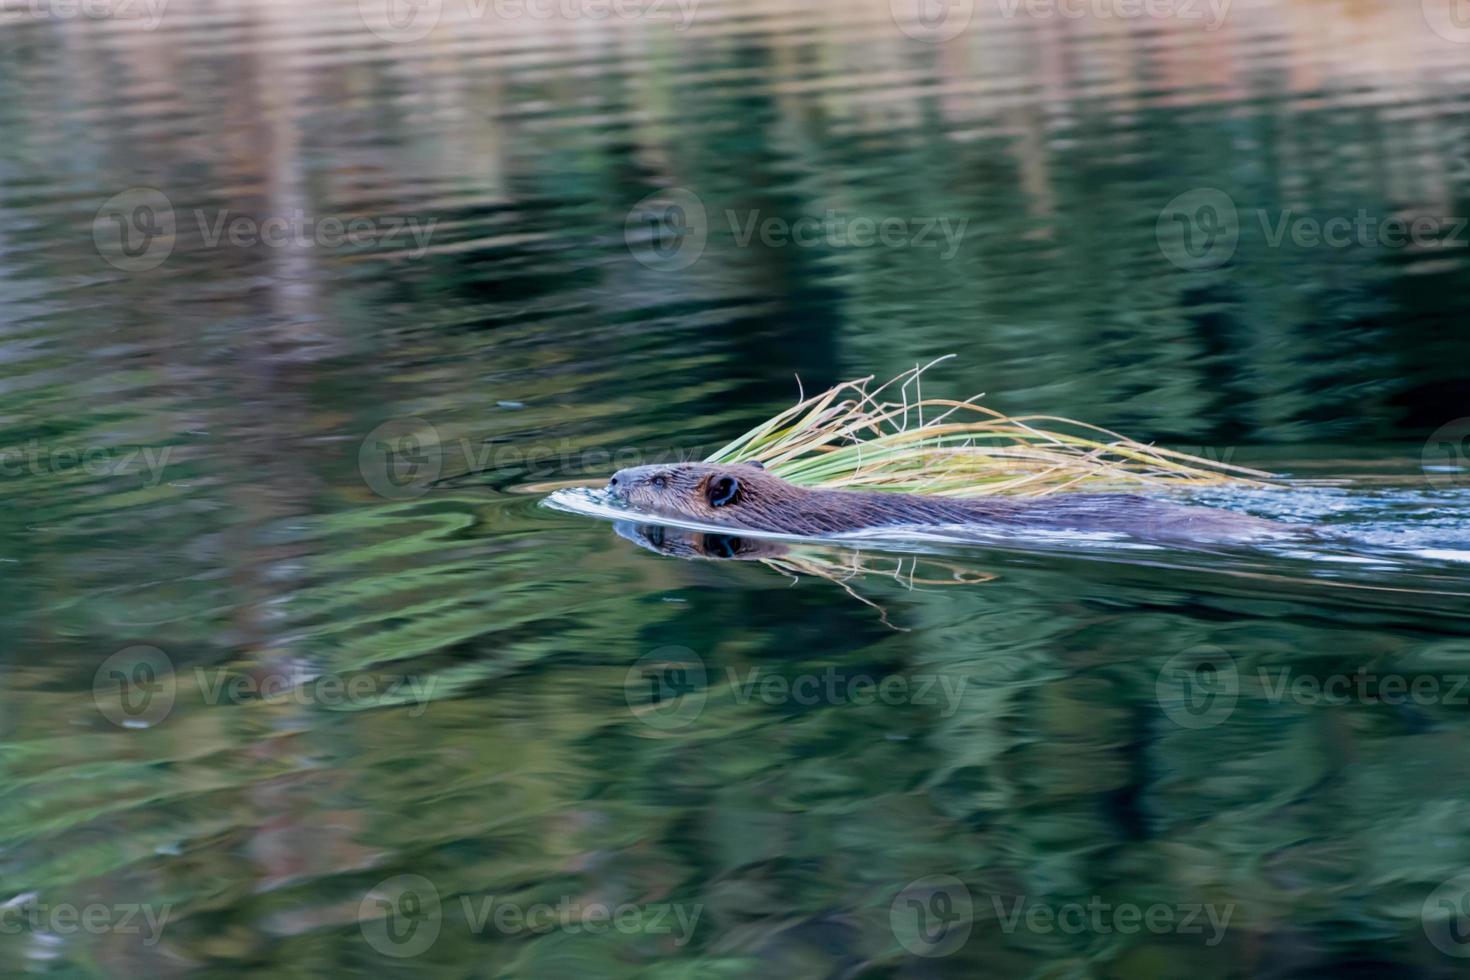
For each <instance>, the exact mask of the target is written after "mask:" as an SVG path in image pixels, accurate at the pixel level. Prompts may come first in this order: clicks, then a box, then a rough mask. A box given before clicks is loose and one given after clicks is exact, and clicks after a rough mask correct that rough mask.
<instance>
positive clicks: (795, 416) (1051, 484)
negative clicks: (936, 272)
mask: <svg viewBox="0 0 1470 980" xmlns="http://www.w3.org/2000/svg"><path fill="white" fill-rule="evenodd" d="M940 360H944V358H940ZM936 363H938V361H934V362H931V363H930V364H929V365H925V366H924V367H916V368H914V369H913V370H911V371H906V372H904V373H903V374H900V375H899V376H898V377H896V378H894V379H892V380H891V381H888V382H887V383H885V384H883V385H880V386H879V387H878V388H877V389H876V390H874V391H871V392H870V391H868V385H869V383H870V382H871V381H872V380H873V379H872V377H871V376H869V377H867V378H859V379H857V380H855V381H845V382H843V383H842V384H839V385H836V386H834V387H832V388H828V389H827V390H826V391H824V392H821V393H820V394H816V395H813V396H812V397H810V398H805V399H803V400H801V401H799V402H798V403H797V404H795V405H793V406H792V407H791V408H788V409H786V411H784V412H782V413H780V414H779V415H777V416H775V417H774V418H772V419H770V420H768V421H766V422H764V423H762V424H761V425H759V426H757V427H756V428H754V429H752V430H750V431H749V432H747V433H745V434H744V435H742V436H741V437H740V438H738V439H736V440H735V441H734V442H732V443H730V444H729V445H727V446H725V447H724V448H723V449H721V450H719V451H718V452H716V453H715V454H714V455H712V456H710V458H709V461H710V462H725V463H730V462H737V461H740V460H759V461H761V462H762V463H764V464H765V465H766V466H767V468H768V469H770V470H771V471H772V472H774V473H776V474H778V475H779V476H781V477H783V478H784V479H787V480H790V481H791V482H793V483H799V484H803V485H807V486H822V487H833V488H835V487H843V488H849V489H861V490H893V491H901V492H906V493H928V494H964V495H976V494H989V493H1008V494H1023V495H1031V496H1039V495H1041V494H1047V493H1053V492H1055V491H1058V490H1065V489H1069V488H1072V487H1076V486H1085V487H1087V488H1098V487H1101V486H1119V485H1125V486H1126V485H1132V486H1149V485H1152V486H1222V485H1235V486H1262V485H1264V484H1263V482H1262V481H1264V480H1266V479H1268V478H1269V477H1270V474H1269V473H1263V472H1261V471H1259V470H1251V469H1246V468H1244V467H1239V466H1229V465H1226V464H1224V463H1213V462H1210V461H1209V460H1205V459H1201V458H1199V457H1197V456H1190V455H1187V454H1185V453H1180V452H1174V451H1173V450H1169V449H1160V448H1158V447H1156V446H1146V445H1144V444H1143V443H1139V442H1134V441H1133V440H1132V439H1128V438H1126V437H1124V436H1121V435H1118V434H1117V433H1115V432H1109V431H1108V430H1106V429H1100V428H1098V427H1096V426H1092V425H1087V424H1085V423H1082V422H1074V421H1072V420H1070V419H1064V418H1058V417H1055V416H1047V415H1022V416H1006V415H1002V414H1001V413H999V412H996V411H993V410H991V409H988V408H984V407H983V406H980V405H976V404H974V398H971V399H967V400H966V401H962V402H957V401H951V400H949V399H944V398H924V397H923V394H922V392H921V390H920V379H921V376H922V375H923V373H924V371H925V370H927V368H928V367H930V366H932V365H933V364H936ZM895 387H896V392H897V394H896V397H897V399H898V400H897V401H894V400H892V399H893V398H894V397H895V395H894V394H892V392H893V391H894V390H895ZM885 392H890V394H889V395H888V399H889V400H880V396H883V394H884V393H885ZM976 397H979V396H976ZM926 415H927V416H928V417H927V418H926Z"/></svg>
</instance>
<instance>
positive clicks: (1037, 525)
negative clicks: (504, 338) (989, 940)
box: [607, 462, 1300, 544]
mask: <svg viewBox="0 0 1470 980" xmlns="http://www.w3.org/2000/svg"><path fill="white" fill-rule="evenodd" d="M607 490H608V493H609V494H610V495H611V496H613V497H614V498H616V499H618V500H619V501H621V502H622V503H623V504H625V505H627V506H628V507H630V508H632V509H634V510H637V511H640V512H643V513H646V514H649V515H653V516H662V517H670V518H682V519H684V520H690V521H697V522H699V523H701V524H708V525H713V526H716V527H722V528H723V527H728V528H731V529H740V530H747V531H766V532H770V533H774V534H786V535H802V536H820V535H831V534H842V533H844V532H849V531H859V530H864V529H867V528H879V527H898V526H926V525H927V526H937V525H960V526H965V527H971V528H975V529H977V530H979V531H983V532H986V533H988V534H996V535H1007V534H1010V535H1014V534H1024V533H1025V532H1027V531H1074V532H1105V533H1109V534H1121V535H1126V536H1128V537H1132V538H1136V539H1140V540H1146V541H1164V542H1172V543H1181V542H1190V543H1211V544H1230V543H1241V542H1249V541H1261V540H1271V539H1275V540H1281V539H1284V538H1291V537H1295V536H1297V535H1298V534H1299V533H1300V529H1298V528H1295V527H1292V526H1290V525H1286V524H1279V523H1277V522H1275V521H1268V520H1263V519H1261V518H1257V517H1248V516H1246V515H1244V514H1237V513H1234V512H1232V511H1222V510H1214V509H1212V508H1208V507H1196V506H1190V505H1187V504H1178V503H1173V502H1170V501H1165V500H1159V499H1156V498H1151V497H1143V496H1139V495H1138V494H1131V493H1066V494H1057V495H1055V496H1048V497H1034V498H1017V497H1009V498H1001V497H936V496H921V495H918V494H911V493H891V492H888V491H862V490H814V489H811V488H809V487H801V486H797V485H796V484H794V483H790V482H788V481H786V480H783V479H781V478H780V477H779V476H776V475H775V474H774V473H771V472H769V471H768V470H766V468H765V467H764V466H762V465H761V464H760V463H758V462H742V463H731V464H719V463H675V464H668V465H652V466H632V467H629V468H627V469H623V470H619V471H618V472H617V473H614V474H613V476H612V479H611V480H609V481H608V484H607Z"/></svg>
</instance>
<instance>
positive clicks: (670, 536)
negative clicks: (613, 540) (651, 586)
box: [613, 521, 791, 561]
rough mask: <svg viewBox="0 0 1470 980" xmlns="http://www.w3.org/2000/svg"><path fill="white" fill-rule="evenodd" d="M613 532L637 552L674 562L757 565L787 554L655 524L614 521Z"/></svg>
mask: <svg viewBox="0 0 1470 980" xmlns="http://www.w3.org/2000/svg"><path fill="white" fill-rule="evenodd" d="M613 530H614V531H616V532H617V533H618V537H620V538H627V539H628V540H629V541H631V542H633V543H634V544H636V545H638V546H639V547H640V548H647V549H648V550H649V551H656V552H658V553H659V554H661V555H671V556H672V557H675V558H711V559H717V560H726V559H738V560H741V561H761V560H764V559H767V558H780V557H783V556H784V555H786V554H788V553H790V551H791V549H790V548H789V547H787V546H786V545H784V544H781V543H780V542H779V541H766V540H763V539H761V538H742V537H737V536H736V535H733V534H712V533H710V532H708V531H685V530H683V529H682V528H672V527H663V526H662V525H659V524H634V523H633V522H632V521H617V522H615V523H614V524H613Z"/></svg>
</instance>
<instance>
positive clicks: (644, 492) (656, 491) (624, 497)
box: [607, 463, 796, 528]
mask: <svg viewBox="0 0 1470 980" xmlns="http://www.w3.org/2000/svg"><path fill="white" fill-rule="evenodd" d="M607 489H608V492H609V493H611V494H612V495H613V496H614V497H616V498H618V499H619V500H620V501H622V502H623V503H624V504H626V505H628V506H629V507H632V508H633V509H634V510H637V511H640V512H642V513H645V514H662V515H664V516H666V517H682V518H684V519H686V520H692V521H699V522H700V523H703V524H723V525H733V526H737V527H751V528H762V527H765V526H766V524H767V523H768V522H763V521H760V520H753V519H747V518H754V517H755V516H756V515H757V514H759V513H760V511H761V510H762V506H761V505H762V504H763V503H765V504H769V503H772V502H775V501H780V500H785V499H790V497H791V492H792V491H793V490H795V489H796V488H795V487H793V486H792V485H791V484H789V483H787V482H786V481H785V480H783V479H781V478H780V477H778V476H775V475H774V474H771V473H767V472H766V470H765V467H763V466H762V465H761V464H760V463H731V464H722V463H670V464H666V465H654V466H630V467H628V468H627V469H625V470H618V471H617V472H616V473H614V474H613V477H612V479H611V480H609V481H608V482H607ZM747 512H750V513H747Z"/></svg>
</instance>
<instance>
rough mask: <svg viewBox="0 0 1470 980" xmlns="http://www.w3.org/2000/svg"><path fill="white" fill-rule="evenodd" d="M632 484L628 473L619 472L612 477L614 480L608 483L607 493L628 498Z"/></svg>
mask: <svg viewBox="0 0 1470 980" xmlns="http://www.w3.org/2000/svg"><path fill="white" fill-rule="evenodd" d="M632 482H633V481H632V480H629V479H628V474H627V471H625V470H618V471H617V472H616V473H614V474H613V475H612V479H611V480H608V481H607V492H608V493H611V494H615V495H616V496H619V497H623V498H626V497H627V496H628V487H629V486H631V485H632Z"/></svg>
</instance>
